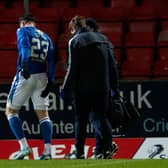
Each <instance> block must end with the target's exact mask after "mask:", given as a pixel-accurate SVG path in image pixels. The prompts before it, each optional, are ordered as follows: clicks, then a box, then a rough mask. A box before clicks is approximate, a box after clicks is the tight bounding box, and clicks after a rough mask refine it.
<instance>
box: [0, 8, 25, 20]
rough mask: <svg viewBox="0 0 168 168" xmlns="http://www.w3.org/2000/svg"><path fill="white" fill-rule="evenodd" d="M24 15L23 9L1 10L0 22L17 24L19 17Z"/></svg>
mask: <svg viewBox="0 0 168 168" xmlns="http://www.w3.org/2000/svg"><path fill="white" fill-rule="evenodd" d="M23 13H24V8H23V7H22V8H3V9H2V10H1V14H0V21H1V22H7V23H9V22H15V23H16V22H18V20H19V17H20V16H22V15H23Z"/></svg>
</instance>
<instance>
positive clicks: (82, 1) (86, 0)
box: [76, 0, 104, 8]
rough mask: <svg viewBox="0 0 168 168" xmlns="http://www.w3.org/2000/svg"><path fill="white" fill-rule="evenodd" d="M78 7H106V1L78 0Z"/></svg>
mask: <svg viewBox="0 0 168 168" xmlns="http://www.w3.org/2000/svg"><path fill="white" fill-rule="evenodd" d="M76 2H77V3H76V4H77V5H76V7H77V8H78V7H88V8H94V7H104V0H92V1H91V0H77V1H76Z"/></svg>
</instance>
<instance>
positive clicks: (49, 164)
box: [0, 159, 168, 168]
mask: <svg viewBox="0 0 168 168" xmlns="http://www.w3.org/2000/svg"><path fill="white" fill-rule="evenodd" d="M167 167H168V159H145V160H141V159H138V160H136V159H130V160H125V159H113V160H49V161H48V160H47V161H40V160H20V161H19V160H17V161H16V160H0V168H167Z"/></svg>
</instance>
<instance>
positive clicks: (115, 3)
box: [110, 0, 136, 9]
mask: <svg viewBox="0 0 168 168" xmlns="http://www.w3.org/2000/svg"><path fill="white" fill-rule="evenodd" d="M110 2H111V6H112V7H124V8H128V9H131V8H133V7H135V6H136V2H135V0H127V2H126V1H125V0H110Z"/></svg>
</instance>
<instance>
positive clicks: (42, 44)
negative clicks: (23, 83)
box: [17, 26, 55, 80]
mask: <svg viewBox="0 0 168 168" xmlns="http://www.w3.org/2000/svg"><path fill="white" fill-rule="evenodd" d="M17 44H18V63H17V72H19V71H20V70H21V69H22V68H23V67H24V66H25V65H26V70H27V72H28V73H29V74H36V73H43V72H47V63H46V61H47V60H48V65H49V66H48V68H49V79H51V80H52V79H53V76H54V64H55V61H54V48H53V44H52V41H51V39H50V38H49V37H48V35H47V34H45V33H44V32H42V31H41V30H39V29H37V28H35V27H32V26H28V27H22V28H19V29H18V30H17Z"/></svg>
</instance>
